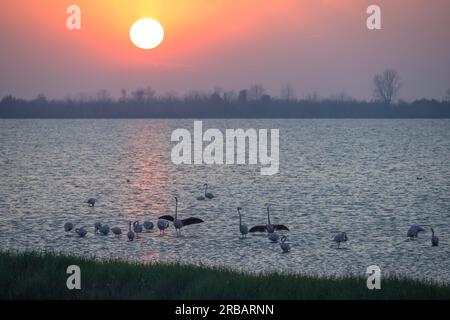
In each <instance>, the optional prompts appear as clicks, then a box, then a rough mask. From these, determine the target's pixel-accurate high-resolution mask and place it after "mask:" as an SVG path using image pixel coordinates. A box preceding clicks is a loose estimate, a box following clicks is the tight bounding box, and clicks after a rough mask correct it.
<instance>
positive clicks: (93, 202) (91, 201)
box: [86, 198, 97, 207]
mask: <svg viewBox="0 0 450 320" xmlns="http://www.w3.org/2000/svg"><path fill="white" fill-rule="evenodd" d="M96 202H97V199H95V198H89V199H88V200H87V201H86V203H87V204H88V205H89V206H90V207H94V206H95V203H96Z"/></svg>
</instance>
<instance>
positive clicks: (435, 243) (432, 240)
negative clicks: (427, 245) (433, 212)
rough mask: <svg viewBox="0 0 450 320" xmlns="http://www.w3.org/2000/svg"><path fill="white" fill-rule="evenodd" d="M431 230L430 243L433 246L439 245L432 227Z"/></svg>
mask: <svg viewBox="0 0 450 320" xmlns="http://www.w3.org/2000/svg"><path fill="white" fill-rule="evenodd" d="M431 232H432V235H431V245H432V246H433V247H437V246H439V238H438V236H435V235H434V230H433V228H431Z"/></svg>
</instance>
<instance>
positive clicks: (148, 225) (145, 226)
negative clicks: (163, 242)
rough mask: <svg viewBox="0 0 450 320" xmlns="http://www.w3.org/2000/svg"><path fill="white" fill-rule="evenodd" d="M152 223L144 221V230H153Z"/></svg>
mask: <svg viewBox="0 0 450 320" xmlns="http://www.w3.org/2000/svg"><path fill="white" fill-rule="evenodd" d="M153 227H154V225H153V222H151V221H149V220H148V219H146V220H144V228H145V230H147V231H150V230H153Z"/></svg>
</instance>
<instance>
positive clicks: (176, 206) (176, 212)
mask: <svg viewBox="0 0 450 320" xmlns="http://www.w3.org/2000/svg"><path fill="white" fill-rule="evenodd" d="M177 218H178V199H176V200H175V219H177Z"/></svg>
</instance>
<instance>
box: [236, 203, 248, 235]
mask: <svg viewBox="0 0 450 320" xmlns="http://www.w3.org/2000/svg"><path fill="white" fill-rule="evenodd" d="M241 210H242V208H241V207H238V208H237V211H238V215H239V231H240V232H241V234H242V236H243V237H244V238H246V237H247V233H248V226H247V225H246V224H245V223H242V216H241Z"/></svg>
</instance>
